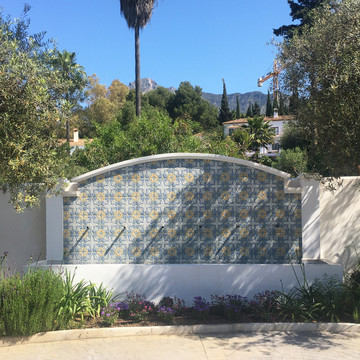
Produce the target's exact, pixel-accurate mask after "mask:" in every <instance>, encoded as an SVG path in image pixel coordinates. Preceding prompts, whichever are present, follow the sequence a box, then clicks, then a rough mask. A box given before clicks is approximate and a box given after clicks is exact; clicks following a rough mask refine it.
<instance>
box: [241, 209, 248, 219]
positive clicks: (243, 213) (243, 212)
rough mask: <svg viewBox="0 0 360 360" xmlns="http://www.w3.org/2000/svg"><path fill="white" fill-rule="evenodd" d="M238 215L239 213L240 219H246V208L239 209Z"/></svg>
mask: <svg viewBox="0 0 360 360" xmlns="http://www.w3.org/2000/svg"><path fill="white" fill-rule="evenodd" d="M239 215H240V218H241V219H246V218H248V217H249V212H248V211H247V210H244V209H243V210H241V211H240V214H239Z"/></svg>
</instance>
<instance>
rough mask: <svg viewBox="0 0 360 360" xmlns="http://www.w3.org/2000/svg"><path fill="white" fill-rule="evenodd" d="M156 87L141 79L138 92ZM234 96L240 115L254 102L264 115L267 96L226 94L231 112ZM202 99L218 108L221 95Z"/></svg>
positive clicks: (131, 85) (257, 93)
mask: <svg viewBox="0 0 360 360" xmlns="http://www.w3.org/2000/svg"><path fill="white" fill-rule="evenodd" d="M158 87H161V85H158V84H157V83H156V82H155V81H154V80H152V79H150V78H142V79H141V80H140V91H141V92H142V93H143V94H146V93H147V92H149V91H153V90H156V89H157V88H158ZM129 89H135V81H133V82H131V83H130V84H129ZM166 89H168V90H170V91H171V92H172V93H175V91H176V88H175V87H170V88H166ZM236 96H239V105H240V112H241V113H246V110H247V108H248V106H249V103H251V104H254V103H255V101H256V102H257V103H258V105H259V106H260V109H261V113H265V108H266V101H267V95H266V94H264V93H262V92H261V91H251V92H246V93H244V94H241V93H238V92H237V93H232V94H228V95H227V97H228V103H229V107H230V109H231V110H235V109H236ZM202 97H203V99H205V100H207V101H209V103H210V104H212V105H215V106H216V107H217V108H220V106H221V98H222V94H213V93H208V92H203V93H202Z"/></svg>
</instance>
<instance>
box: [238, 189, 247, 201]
mask: <svg viewBox="0 0 360 360" xmlns="http://www.w3.org/2000/svg"><path fill="white" fill-rule="evenodd" d="M248 197H249V194H248V193H247V192H246V191H245V190H241V191H240V192H239V198H240V199H241V200H244V201H245V200H247V198H248Z"/></svg>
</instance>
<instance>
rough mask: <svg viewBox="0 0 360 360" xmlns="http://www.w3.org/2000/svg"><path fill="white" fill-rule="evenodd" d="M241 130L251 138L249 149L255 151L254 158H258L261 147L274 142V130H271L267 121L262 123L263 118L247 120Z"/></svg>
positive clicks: (256, 117) (257, 117)
mask: <svg viewBox="0 0 360 360" xmlns="http://www.w3.org/2000/svg"><path fill="white" fill-rule="evenodd" d="M243 128H244V129H246V130H247V131H248V133H249V134H250V135H251V137H252V141H251V144H250V148H251V149H252V150H254V151H255V157H257V156H258V154H259V152H260V147H261V146H266V145H269V144H271V143H272V142H273V141H274V138H275V132H274V129H272V128H271V126H270V124H269V122H268V121H264V117H263V116H255V117H254V118H248V123H247V125H244V126H243Z"/></svg>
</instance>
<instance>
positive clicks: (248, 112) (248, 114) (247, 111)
mask: <svg viewBox="0 0 360 360" xmlns="http://www.w3.org/2000/svg"><path fill="white" fill-rule="evenodd" d="M252 115H253V114H252V105H251V102H250V101H249V106H248V108H247V110H246V117H252Z"/></svg>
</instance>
